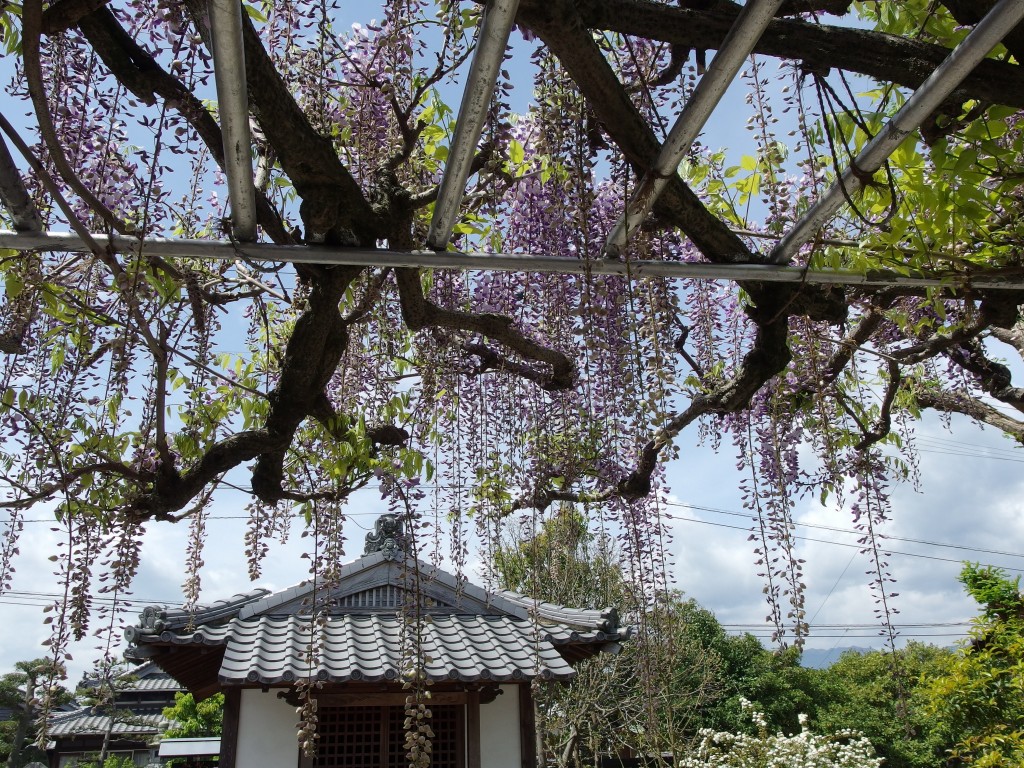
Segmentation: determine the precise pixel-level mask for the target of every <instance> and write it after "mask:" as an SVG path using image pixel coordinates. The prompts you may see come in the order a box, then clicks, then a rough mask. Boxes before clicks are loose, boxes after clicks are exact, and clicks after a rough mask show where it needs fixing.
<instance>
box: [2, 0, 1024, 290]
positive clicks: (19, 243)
mask: <svg viewBox="0 0 1024 768" xmlns="http://www.w3.org/2000/svg"><path fill="white" fill-rule="evenodd" d="M780 4H781V0H748V2H747V3H746V4H745V5H744V7H743V10H742V12H741V13H740V14H739V16H738V17H737V19H736V21H735V23H734V24H733V27H732V29H731V30H730V32H729V35H728V36H727V38H726V40H725V41H724V42H723V43H722V46H721V48H720V49H719V50H718V52H717V54H716V55H715V57H714V59H713V61H712V63H711V66H710V67H709V68H708V71H707V72H706V73H705V74H704V75H703V77H702V78H701V80H700V82H699V84H698V86H697V88H696V89H695V91H694V93H693V96H692V97H691V98H690V99H689V101H688V102H687V104H686V105H685V107H684V108H683V110H682V111H681V113H680V115H679V116H678V118H677V120H676V122H675V124H674V125H673V127H672V130H671V132H670V134H669V136H668V139H667V140H666V142H665V144H664V145H663V147H662V150H661V153H660V155H659V157H658V159H657V161H656V163H655V164H654V166H653V167H652V168H651V169H649V170H648V172H647V173H646V174H645V176H644V177H643V178H642V179H641V181H640V183H639V185H638V187H637V189H636V190H635V191H634V193H633V195H632V197H631V198H630V200H629V201H628V203H627V207H626V211H625V213H624V214H623V216H622V218H621V219H620V220H619V221H618V222H617V224H616V225H615V227H614V228H613V230H612V232H611V233H609V235H608V239H607V241H606V244H605V249H604V250H605V255H606V256H608V257H609V258H606V259H600V260H578V259H571V258H562V257H552V256H544V255H531V254H503V253H463V252H458V251H449V250H445V249H446V248H447V246H448V243H449V240H450V238H451V235H452V231H453V228H454V225H455V223H456V221H457V219H458V214H459V209H460V206H461V203H462V199H463V196H464V194H465V187H466V181H467V179H468V177H469V172H470V166H471V161H472V158H473V155H474V153H475V151H476V148H477V146H478V143H479V141H480V136H481V132H482V129H483V125H484V120H485V116H486V112H487V109H488V106H489V104H490V101H491V97H492V95H493V93H494V89H495V85H496V82H497V77H498V73H499V71H500V68H501V63H502V60H503V57H504V54H505V50H506V47H507V45H508V38H509V34H510V32H511V29H512V26H513V23H514V21H515V15H516V11H517V9H518V5H519V0H490V2H488V3H487V5H486V7H485V12H484V14H483V19H482V21H481V25H480V29H479V31H478V38H477V48H476V51H475V52H474V56H473V60H472V63H471V65H470V73H469V78H468V82H467V85H466V88H465V91H464V93H463V98H462V103H461V105H460V109H459V113H458V118H457V122H456V132H455V136H454V137H453V140H452V146H451V148H450V150H449V157H448V162H447V163H446V165H445V169H444V172H443V176H442V181H441V186H440V190H439V193H438V199H437V202H436V204H435V208H434V215H433V219H432V221H431V223H430V229H429V232H428V235H427V246H428V249H429V250H415V251H390V250H376V249H361V248H327V247H319V246H314V247H307V246H280V245H275V244H268V243H257V242H255V239H256V214H255V210H256V206H255V186H254V182H253V169H252V157H251V142H252V140H251V133H250V129H249V109H248V101H247V94H246V85H245V83H246V78H245V55H244V49H243V39H242V17H241V13H242V9H241V3H240V2H239V0H210V25H211V33H212V42H213V45H212V47H213V56H214V68H215V74H216V84H217V98H218V101H219V110H220V117H221V125H222V131H223V136H224V156H225V168H224V170H225V174H226V176H227V180H228V192H229V199H230V203H231V216H232V240H231V241H222V240H184V239H163V238H146V239H145V241H143V242H140V241H139V240H137V239H133V238H124V237H107V236H102V235H95V236H93V238H92V240H93V241H94V243H95V244H99V245H102V246H103V247H109V248H111V249H112V250H114V251H117V252H122V253H133V252H135V253H137V252H139V251H140V250H141V251H144V252H145V253H148V254H153V255H160V256H163V257H187V258H204V259H228V260H235V259H239V258H242V259H252V260H263V261H276V262H291V263H317V264H346V265H353V266H370V267H386V266H390V267H427V268H429V267H435V268H446V269H463V270H503V271H528V272H555V273H564V274H628V275H660V276H669V277H682V278H699V279H726V280H757V281H763V282H806V283H826V284H833V285H862V286H904V287H917V288H921V287H956V288H962V287H974V288H985V289H1014V290H1017V289H1022V288H1024V280H1022V279H1021V278H1020V277H1013V276H1007V277H1006V278H1002V277H999V276H985V277H983V278H973V277H969V276H963V275H957V274H950V275H926V274H919V275H912V276H908V275H904V274H900V273H898V272H892V271H879V272H875V273H872V274H869V275H863V274H858V273H854V272H849V271H841V270H809V269H806V268H803V267H793V266H789V262H790V261H791V260H792V257H793V256H794V255H795V254H796V253H797V252H798V251H799V249H800V248H801V247H803V246H804V245H806V244H807V243H809V242H811V241H812V240H813V239H814V238H815V237H816V236H817V234H818V232H819V231H820V230H821V228H822V226H823V225H824V224H825V223H826V222H827V221H828V220H829V219H830V218H831V217H832V216H833V215H835V214H836V213H837V212H838V211H839V209H840V208H841V207H842V206H843V204H844V203H845V202H846V200H847V199H848V198H849V197H851V196H852V195H854V194H856V193H857V192H858V191H860V190H861V189H862V188H863V186H864V183H865V180H866V179H869V178H870V176H871V174H873V173H874V172H875V171H877V170H878V169H880V168H881V167H882V165H883V164H884V163H885V161H886V159H887V158H888V157H889V156H890V155H891V154H892V153H893V152H895V150H896V149H897V147H898V146H899V145H900V143H902V141H903V140H904V139H905V138H906V137H907V136H908V135H910V134H911V133H912V132H913V131H915V130H917V128H919V127H920V125H921V124H922V123H923V122H924V120H925V119H927V117H928V116H929V115H930V114H932V112H934V111H935V109H936V108H938V106H939V105H940V104H941V103H942V102H943V100H945V99H946V98H947V97H948V96H949V94H950V93H951V92H952V91H953V90H954V89H955V88H956V87H957V86H958V85H959V84H960V82H961V81H962V80H963V78H964V77H966V76H967V75H968V74H969V73H970V72H971V71H972V70H973V69H974V68H975V67H976V66H977V65H978V64H979V63H980V62H981V61H982V59H984V58H985V56H986V55H988V53H989V52H990V51H991V50H992V49H993V48H994V47H995V46H996V45H997V44H998V43H999V42H1000V41H1001V40H1002V38H1003V37H1004V35H1005V34H1006V33H1007V32H1009V31H1010V30H1011V29H1013V28H1014V27H1015V26H1016V25H1017V24H1019V23H1021V22H1022V21H1024V2H1022V0H1000V2H998V3H997V4H996V5H995V6H994V7H993V8H992V10H990V11H989V13H988V14H987V15H986V16H985V18H984V19H982V21H981V22H979V23H978V24H977V25H976V26H975V27H974V29H972V30H971V32H970V33H969V34H968V35H967V37H966V38H965V39H964V40H963V42H961V44H960V45H959V46H957V48H956V49H955V50H953V51H952V52H951V53H950V55H949V56H948V57H947V58H946V60H945V61H944V62H943V63H942V64H941V65H940V66H939V67H938V68H936V70H935V71H934V72H933V73H932V75H931V76H930V77H929V78H928V79H927V80H926V81H925V82H924V83H923V84H922V85H921V86H920V87H919V88H918V89H917V90H916V91H915V92H914V93H913V95H912V96H911V97H910V98H909V99H908V100H907V102H906V103H905V104H904V105H903V107H902V108H901V109H900V110H899V111H898V112H897V113H896V115H894V116H893V118H892V119H891V120H890V121H889V122H888V123H887V124H886V125H885V127H884V128H883V129H882V130H881V131H880V132H879V133H878V135H877V136H875V137H874V138H873V139H872V140H871V141H870V142H869V143H868V144H867V146H866V147H865V148H864V149H863V150H862V152H861V153H860V154H859V155H858V156H857V157H856V158H855V159H854V160H853V161H852V162H851V163H850V165H849V166H848V167H847V168H846V169H845V170H844V172H843V173H842V174H841V176H840V178H839V179H838V180H837V181H836V182H835V183H834V184H833V185H832V186H831V187H830V188H829V189H828V190H827V191H826V192H825V193H824V194H822V195H821V197H820V198H819V199H818V200H817V201H816V202H815V203H814V205H813V206H812V207H811V208H810V210H808V211H807V212H806V213H805V214H804V215H803V216H802V217H801V218H800V219H799V220H798V221H797V222H796V223H795V224H794V225H793V226H792V228H791V229H790V230H789V231H788V232H787V233H786V234H785V235H784V236H783V237H782V238H781V240H780V241H779V242H778V244H777V245H776V246H775V247H774V248H773V249H772V251H771V252H770V254H769V256H768V263H765V264H711V263H682V262H677V261H660V260H630V259H629V258H628V255H629V254H628V251H627V248H628V243H629V238H630V237H631V235H632V234H633V233H635V232H636V231H637V230H638V229H639V228H640V226H641V224H642V223H643V222H644V220H645V219H646V218H647V216H648V215H649V214H650V211H651V210H652V208H653V206H654V203H655V201H656V200H657V199H658V196H659V195H660V194H661V193H662V191H663V190H664V189H665V187H666V186H667V183H668V180H669V179H670V178H671V177H672V175H673V174H675V173H677V168H678V166H679V163H680V161H681V160H682V159H683V158H684V157H685V155H686V153H687V152H688V151H689V149H690V147H691V145H692V143H693V141H694V140H695V139H696V137H697V135H698V134H699V132H700V130H701V129H702V128H703V126H704V125H705V123H706V122H707V120H708V118H709V117H710V115H711V113H712V112H713V111H714V109H715V107H716V105H717V104H718V103H719V101H720V99H721V97H722V95H723V94H724V93H725V91H726V89H727V88H728V86H729V85H730V83H731V82H732V81H733V80H734V78H735V77H736V75H737V73H738V71H739V68H740V67H741V66H742V63H743V61H744V60H745V59H746V58H747V56H749V54H750V52H751V50H753V47H754V46H755V45H756V43H757V40H758V39H759V38H760V36H761V35H762V33H763V32H764V29H765V28H766V26H767V24H768V23H769V22H770V21H771V19H772V18H773V17H774V14H775V12H776V10H777V9H778V7H779V5H780ZM0 200H2V202H3V204H4V206H5V207H6V208H7V209H8V210H9V211H10V212H11V214H12V216H13V218H14V222H15V230H14V231H7V230H2V231H0V247H4V248H13V249H16V250H26V251H27V250H43V251H66V252H87V251H89V250H90V243H86V242H85V241H84V240H83V239H82V238H80V237H78V236H76V235H73V234H70V233H60V232H43V231H42V225H41V218H40V216H39V214H38V212H37V211H36V210H35V208H34V206H33V205H32V203H31V198H30V197H29V195H28V193H27V191H26V190H25V186H24V183H23V182H22V180H21V177H20V175H19V174H18V170H17V168H16V166H15V165H14V163H13V161H12V160H11V158H10V155H9V153H8V151H7V147H6V145H5V144H4V142H3V139H2V136H0Z"/></svg>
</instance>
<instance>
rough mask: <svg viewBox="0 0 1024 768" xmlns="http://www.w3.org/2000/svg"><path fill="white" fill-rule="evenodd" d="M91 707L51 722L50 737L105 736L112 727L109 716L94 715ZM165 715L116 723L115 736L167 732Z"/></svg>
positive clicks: (137, 716) (139, 716)
mask: <svg viewBox="0 0 1024 768" xmlns="http://www.w3.org/2000/svg"><path fill="white" fill-rule="evenodd" d="M92 712H93V710H92V709H91V708H89V707H86V708H84V709H79V710H76V711H74V712H68V713H66V714H61V715H58V716H57V717H54V718H52V719H51V720H50V723H49V725H48V727H47V734H48V735H49V736H82V735H86V734H103V733H106V731H107V728H109V727H110V717H109V716H108V715H94V714H92ZM170 722H171V721H170V720H168V719H167V718H166V717H164V716H163V715H136V716H135V717H133V718H132V720H131V722H115V723H114V724H113V730H112V731H111V733H113V734H136V733H137V734H155V733H162V732H163V731H165V730H167V728H168V726H169V725H170Z"/></svg>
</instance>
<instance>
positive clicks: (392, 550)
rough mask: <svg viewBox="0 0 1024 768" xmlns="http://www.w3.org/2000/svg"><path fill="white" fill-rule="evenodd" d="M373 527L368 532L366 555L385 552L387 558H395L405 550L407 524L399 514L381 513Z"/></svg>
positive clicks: (364, 551)
mask: <svg viewBox="0 0 1024 768" xmlns="http://www.w3.org/2000/svg"><path fill="white" fill-rule="evenodd" d="M373 528H374V529H373V530H372V531H370V532H369V533H368V534H366V548H365V549H364V550H363V554H364V555H372V554H373V553H374V552H383V553H384V557H385V558H386V559H388V560H395V559H397V558H398V555H399V553H401V552H404V551H405V526H404V525H403V524H402V521H401V520H400V519H399V517H398V515H392V514H387V515H381V516H380V517H378V518H377V522H376V523H374V526H373Z"/></svg>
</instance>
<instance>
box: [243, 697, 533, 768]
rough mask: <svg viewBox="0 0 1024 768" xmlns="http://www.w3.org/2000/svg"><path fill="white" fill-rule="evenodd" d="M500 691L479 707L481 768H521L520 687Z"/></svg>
mask: <svg viewBox="0 0 1024 768" xmlns="http://www.w3.org/2000/svg"><path fill="white" fill-rule="evenodd" d="M501 690H502V693H501V695H500V696H498V698H496V699H495V700H494V701H492V702H491V703H490V704H481V705H480V768H522V764H523V763H522V751H521V747H520V744H519V686H518V685H503V686H501ZM239 768H245V767H244V766H239Z"/></svg>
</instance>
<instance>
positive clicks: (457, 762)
mask: <svg viewBox="0 0 1024 768" xmlns="http://www.w3.org/2000/svg"><path fill="white" fill-rule="evenodd" d="M430 710H431V712H432V715H433V716H432V717H431V723H430V725H431V728H432V729H433V731H434V739H433V744H432V749H433V752H432V755H431V758H432V759H431V766H433V768H465V751H466V750H465V744H466V737H465V730H464V728H465V715H464V711H465V707H464V706H463V705H461V704H434V705H432V706H431V707H430ZM319 716H320V722H319V728H318V732H319V734H320V739H319V747H318V748H317V755H316V757H315V758H314V759H313V761H312V768H404V767H405V766H406V765H407V764H408V762H407V760H406V757H405V728H404V727H403V726H404V724H405V708H404V707H402V706H321V707H320V709H319Z"/></svg>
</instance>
